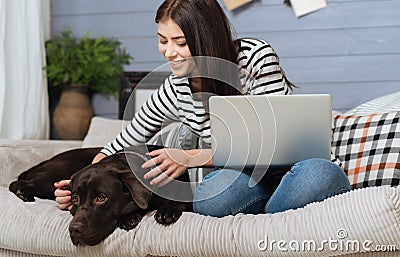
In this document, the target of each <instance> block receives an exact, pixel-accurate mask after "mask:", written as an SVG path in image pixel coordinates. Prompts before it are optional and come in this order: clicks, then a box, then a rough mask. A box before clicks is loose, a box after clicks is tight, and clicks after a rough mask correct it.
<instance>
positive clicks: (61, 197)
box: [54, 180, 72, 210]
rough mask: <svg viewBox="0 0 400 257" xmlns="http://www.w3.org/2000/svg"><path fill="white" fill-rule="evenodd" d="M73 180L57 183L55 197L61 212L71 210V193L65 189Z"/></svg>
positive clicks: (55, 184)
mask: <svg viewBox="0 0 400 257" xmlns="http://www.w3.org/2000/svg"><path fill="white" fill-rule="evenodd" d="M70 181H71V180H61V181H59V182H55V183H54V186H55V187H56V188H57V189H56V191H54V195H55V196H56V202H57V203H58V208H60V209H61V210H65V209H68V210H71V208H72V203H71V191H69V190H66V189H64V188H65V187H67V186H68V185H69V182H70Z"/></svg>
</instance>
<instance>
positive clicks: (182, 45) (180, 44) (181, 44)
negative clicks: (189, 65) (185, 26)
mask: <svg viewBox="0 0 400 257" xmlns="http://www.w3.org/2000/svg"><path fill="white" fill-rule="evenodd" d="M178 46H180V47H184V46H186V42H185V43H179V44H178Z"/></svg>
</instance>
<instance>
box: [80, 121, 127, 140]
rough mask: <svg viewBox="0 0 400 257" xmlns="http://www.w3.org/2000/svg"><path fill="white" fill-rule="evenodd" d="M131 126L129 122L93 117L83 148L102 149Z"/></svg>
mask: <svg viewBox="0 0 400 257" xmlns="http://www.w3.org/2000/svg"><path fill="white" fill-rule="evenodd" d="M128 124H129V121H123V120H115V119H107V118H102V117H97V116H95V117H93V118H92V121H91V122H90V127H89V130H88V133H87V135H86V136H85V138H84V139H83V142H82V147H100V146H105V145H106V144H107V143H109V142H111V141H112V140H113V139H114V138H115V137H116V136H117V135H118V134H119V133H120V132H121V131H122V129H123V128H125V127H126V126H127V125H128Z"/></svg>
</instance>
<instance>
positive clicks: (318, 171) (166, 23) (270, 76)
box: [55, 0, 350, 217]
mask: <svg viewBox="0 0 400 257" xmlns="http://www.w3.org/2000/svg"><path fill="white" fill-rule="evenodd" d="M155 21H156V23H157V24H158V33H157V34H158V37H159V43H158V46H159V50H160V53H161V54H162V55H163V56H164V57H165V58H166V60H167V61H168V63H169V65H170V68H171V70H172V72H173V74H172V75H171V76H169V77H168V78H167V79H166V80H165V82H164V84H162V85H161V87H160V88H159V89H158V90H157V91H156V92H155V93H154V94H153V95H152V96H151V97H150V98H149V99H148V100H147V102H146V103H145V104H144V105H143V107H142V108H141V109H140V111H139V112H138V113H137V114H136V115H135V117H134V118H133V120H132V122H131V123H130V125H128V126H127V128H125V129H124V130H123V131H122V132H121V133H120V134H119V135H118V136H117V137H116V139H115V140H114V141H113V142H111V143H109V144H108V145H107V146H105V147H104V148H103V149H102V150H101V152H100V153H99V154H98V155H97V156H96V157H95V158H94V160H93V162H94V163H95V162H98V161H100V160H101V159H103V158H104V157H106V156H108V155H111V154H114V153H116V152H117V151H119V150H121V149H123V148H124V147H127V146H131V145H143V144H144V143H146V142H147V141H148V140H149V139H150V138H151V137H152V136H153V135H154V134H156V133H157V132H158V131H159V130H160V129H161V126H162V124H163V122H166V121H176V120H179V121H181V122H182V123H184V124H185V125H187V126H189V128H190V129H191V131H192V132H193V133H195V134H197V135H198V136H199V137H200V138H201V140H202V141H204V142H205V143H206V144H207V143H210V141H211V134H210V124H209V114H208V112H207V110H208V108H207V100H208V96H207V95H205V94H204V93H206V94H216V95H236V94H251V95H256V94H290V92H291V88H292V84H291V83H290V82H289V81H288V80H287V79H286V77H285V75H284V73H283V71H282V69H281V67H280V66H279V61H278V57H277V55H276V54H275V52H274V50H273V49H272V47H271V46H270V45H269V44H268V43H267V42H265V41H263V40H257V39H239V40H234V39H233V36H232V32H231V29H230V25H229V21H228V19H227V17H226V16H225V14H224V11H223V10H222V8H221V7H220V6H219V4H218V2H217V0H166V1H164V2H163V4H162V5H161V6H160V7H159V9H158V11H157V15H156V18H155ZM198 56H200V57H207V58H216V59H218V60H226V63H235V64H237V65H238V66H240V67H241V68H242V69H243V70H245V71H246V72H247V73H248V75H250V76H251V77H253V78H254V80H249V79H248V77H249V76H243V74H241V75H239V74H237V73H236V75H233V76H232V72H231V71H232V69H228V70H227V72H224V74H225V73H227V74H229V73H231V74H230V75H231V76H229V78H228V80H227V81H220V80H218V79H212V78H213V75H216V74H215V73H213V72H212V71H213V70H214V71H215V70H216V69H213V68H215V67H213V63H212V62H209V61H207V60H206V61H205V62H203V60H202V59H201V58H197V57H198ZM204 63H205V64H206V65H204ZM217 66H218V67H219V68H221V66H220V65H219V64H217ZM222 66H223V65H222ZM228 66H229V65H228ZM210 67H211V68H210ZM204 72H205V73H206V75H205V76H204V75H203V74H204ZM217 75H218V74H217ZM235 81H236V82H237V83H235ZM232 84H233V85H232ZM237 85H240V86H237ZM288 111H290V110H288ZM149 155H150V156H151V157H152V159H151V160H150V161H148V162H146V163H144V164H143V167H144V168H149V167H151V166H152V165H154V164H156V165H157V166H156V168H154V169H152V170H150V171H149V172H148V173H146V174H145V179H149V180H150V184H151V185H156V186H163V185H165V184H166V183H168V182H169V181H170V180H172V179H175V178H177V177H178V176H180V175H181V174H183V173H184V172H187V170H188V168H189V167H196V166H212V158H211V150H210V149H192V150H179V149H162V150H157V151H153V152H150V153H149ZM250 175H251V170H245V171H243V172H242V171H236V170H230V169H220V170H216V171H213V172H211V173H210V174H208V175H207V176H206V177H205V178H204V179H203V181H202V182H201V183H200V184H199V186H198V188H197V189H196V190H195V192H194V197H195V201H194V203H193V209H194V211H195V212H197V213H200V214H204V215H211V216H216V217H222V216H225V215H231V214H232V215H234V214H237V213H274V212H280V211H284V210H288V209H294V208H299V207H302V206H304V205H306V204H308V203H311V202H315V201H321V200H323V199H325V198H327V197H329V196H332V195H335V194H338V193H342V192H345V191H348V190H350V185H349V182H348V180H347V177H346V175H345V174H344V172H343V171H342V170H341V169H340V168H339V167H338V166H337V165H336V164H334V163H332V162H330V161H326V160H321V159H311V160H306V161H303V162H299V163H297V164H295V165H294V166H293V167H292V168H291V169H290V170H289V171H268V172H267V175H266V176H264V178H263V179H262V181H261V182H260V183H258V184H257V185H256V186H254V187H249V186H248V185H249V180H250ZM68 182H69V181H68V180H64V181H60V182H58V183H56V187H58V188H59V189H57V190H56V191H55V195H56V196H57V198H56V201H57V202H58V203H59V207H60V208H61V209H64V208H69V207H70V197H69V195H70V192H69V191H66V190H61V188H62V187H64V186H65V185H67V184H68Z"/></svg>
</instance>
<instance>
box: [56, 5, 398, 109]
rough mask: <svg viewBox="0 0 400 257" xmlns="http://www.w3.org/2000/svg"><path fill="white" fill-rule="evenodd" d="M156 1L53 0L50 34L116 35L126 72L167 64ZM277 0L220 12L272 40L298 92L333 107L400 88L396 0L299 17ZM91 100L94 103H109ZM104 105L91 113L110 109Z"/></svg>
mask: <svg viewBox="0 0 400 257" xmlns="http://www.w3.org/2000/svg"><path fill="white" fill-rule="evenodd" d="M219 1H220V3H221V4H222V3H223V1H222V0H219ZM161 2H162V1H161V0H151V1H143V0H114V1H109V0H85V1H82V0H53V1H52V4H53V6H52V12H53V16H52V18H53V20H52V21H53V22H52V33H53V34H56V33H58V32H60V31H61V30H62V29H64V28H65V27H67V26H68V27H71V28H72V30H73V32H74V35H77V36H82V35H84V33H85V32H86V31H90V34H91V35H92V36H100V35H104V36H107V37H116V38H118V39H120V40H121V41H122V43H123V45H124V46H125V47H126V48H127V50H128V51H129V52H130V53H131V54H132V55H133V56H134V58H135V59H134V61H133V62H132V64H131V65H129V66H128V67H126V70H136V71H146V70H153V69H155V68H157V67H159V66H161V65H163V64H164V65H165V61H164V59H163V57H162V56H161V55H160V54H159V52H158V48H157V36H156V32H157V26H156V24H154V21H153V19H154V16H155V11H156V8H157V7H158V6H159V5H160V4H161ZM282 2H283V0H254V1H253V2H251V3H249V4H247V5H245V6H244V7H241V8H239V9H238V10H235V11H233V12H228V11H226V13H227V15H228V17H229V19H230V20H231V22H232V24H233V26H234V28H235V29H236V32H237V35H238V36H239V37H255V38H263V39H265V40H267V41H269V42H270V43H271V44H272V46H273V47H274V48H275V50H276V52H277V53H278V55H279V56H280V60H281V65H282V67H283V68H284V69H285V72H286V74H287V76H288V77H289V78H290V79H291V80H293V82H294V83H296V84H298V85H299V86H300V88H299V89H296V90H295V92H296V93H330V94H332V96H333V107H334V108H335V109H338V110H341V111H345V110H348V109H350V108H352V107H354V106H356V105H358V104H360V103H362V102H364V101H367V100H370V99H373V98H375V97H378V96H381V95H384V94H388V93H392V92H395V91H399V90H400V72H398V67H400V44H399V43H398V42H400V16H399V15H398V11H397V10H399V9H400V0H381V1H376V0H327V3H328V6H327V8H325V9H322V10H320V11H318V12H315V13H312V14H309V15H307V16H304V17H302V18H300V19H299V18H296V17H295V16H294V14H293V10H292V9H291V8H290V7H288V6H286V5H284V4H283V3H282ZM95 101H96V104H95V106H97V108H100V106H103V107H104V106H105V108H114V106H115V105H113V104H109V103H108V102H107V103H105V104H102V103H103V101H104V100H103V99H102V98H96V99H95ZM103 107H102V108H100V109H99V112H98V113H97V114H99V115H102V114H104V115H105V116H110V113H113V111H107V110H105V109H104V108H103ZM114 111H115V113H116V112H117V110H114Z"/></svg>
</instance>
